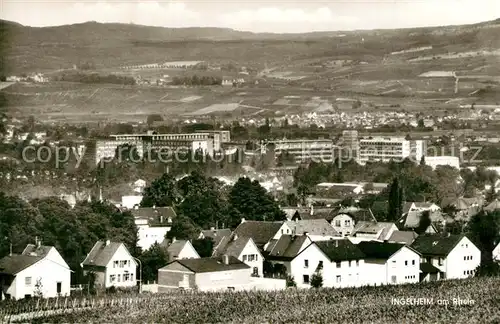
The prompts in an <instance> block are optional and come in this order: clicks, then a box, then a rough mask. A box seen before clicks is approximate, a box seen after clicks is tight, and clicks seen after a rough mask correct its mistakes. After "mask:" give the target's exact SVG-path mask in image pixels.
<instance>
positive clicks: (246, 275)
mask: <svg viewBox="0 0 500 324" xmlns="http://www.w3.org/2000/svg"><path fill="white" fill-rule="evenodd" d="M251 274H252V269H251V268H248V269H239V270H229V271H217V272H204V273H197V274H196V275H195V280H196V285H197V287H198V289H199V290H200V291H220V290H227V289H228V287H234V288H235V290H241V289H243V288H244V287H245V286H249V285H250V284H251V283H252V280H251Z"/></svg>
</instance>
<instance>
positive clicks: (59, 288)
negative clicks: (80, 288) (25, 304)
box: [0, 243, 71, 299]
mask: <svg viewBox="0 0 500 324" xmlns="http://www.w3.org/2000/svg"><path fill="white" fill-rule="evenodd" d="M70 285H71V270H70V268H69V266H68V264H67V263H66V262H65V261H64V259H63V258H62V256H61V255H60V254H59V252H58V251H57V250H56V248H54V247H53V246H42V245H40V244H39V243H37V245H33V244H28V246H27V247H26V248H25V249H24V251H23V253H22V254H20V255H10V256H6V257H4V258H2V259H1V260H0V299H3V298H7V299H9V298H12V299H22V298H26V297H35V296H40V297H57V296H69V294H70Z"/></svg>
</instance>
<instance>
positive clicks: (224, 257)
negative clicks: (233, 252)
mask: <svg viewBox="0 0 500 324" xmlns="http://www.w3.org/2000/svg"><path fill="white" fill-rule="evenodd" d="M222 262H223V263H224V264H225V265H228V264H229V255H227V254H224V255H222Z"/></svg>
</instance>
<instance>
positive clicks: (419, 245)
mask: <svg viewBox="0 0 500 324" xmlns="http://www.w3.org/2000/svg"><path fill="white" fill-rule="evenodd" d="M463 237H464V236H463V235H451V234H450V235H447V236H445V235H443V234H425V235H420V236H419V237H417V239H416V240H415V241H414V242H413V244H412V245H411V246H412V247H413V248H414V249H415V250H417V251H419V252H420V253H422V254H423V255H431V256H442V257H446V256H447V255H448V254H449V253H450V252H451V251H452V250H453V249H454V248H455V246H456V245H457V244H458V242H460V240H462V238H463Z"/></svg>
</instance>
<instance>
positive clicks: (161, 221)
mask: <svg viewBox="0 0 500 324" xmlns="http://www.w3.org/2000/svg"><path fill="white" fill-rule="evenodd" d="M160 224H163V215H160Z"/></svg>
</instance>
